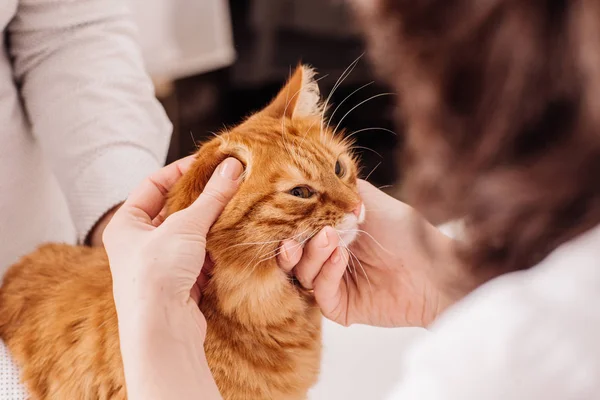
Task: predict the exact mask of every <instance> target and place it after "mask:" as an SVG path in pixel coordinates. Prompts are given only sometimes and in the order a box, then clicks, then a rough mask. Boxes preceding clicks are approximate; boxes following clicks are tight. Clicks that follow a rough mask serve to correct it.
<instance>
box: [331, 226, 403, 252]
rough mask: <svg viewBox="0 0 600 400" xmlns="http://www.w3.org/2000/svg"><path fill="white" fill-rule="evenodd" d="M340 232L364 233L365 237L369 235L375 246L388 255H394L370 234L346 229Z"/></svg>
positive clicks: (359, 230) (360, 230)
mask: <svg viewBox="0 0 600 400" xmlns="http://www.w3.org/2000/svg"><path fill="white" fill-rule="evenodd" d="M340 232H356V233H363V234H365V235H367V236H368V237H369V238H370V239H371V240H372V241H374V242H375V244H376V245H377V246H379V247H380V248H381V250H383V251H385V252H387V253H388V254H394V253H392V252H391V251H389V250H388V249H386V248H385V247H383V245H382V244H381V243H379V241H378V240H377V239H375V238H374V237H373V235H371V234H370V233H369V232H367V231H364V230H362V229H345V230H340Z"/></svg>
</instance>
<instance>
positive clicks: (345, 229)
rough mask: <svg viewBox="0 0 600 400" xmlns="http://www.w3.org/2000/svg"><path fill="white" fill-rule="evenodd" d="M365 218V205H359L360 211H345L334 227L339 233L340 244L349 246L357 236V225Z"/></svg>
mask: <svg viewBox="0 0 600 400" xmlns="http://www.w3.org/2000/svg"><path fill="white" fill-rule="evenodd" d="M364 220H365V205H364V204H362V205H361V209H360V213H359V214H358V215H356V214H354V213H347V214H346V215H345V216H344V218H343V219H342V221H341V222H340V223H339V224H337V225H336V226H335V229H336V231H337V233H338V235H340V244H341V245H342V246H349V245H350V243H352V242H353V241H354V240H355V239H356V237H357V236H358V232H359V229H358V225H360V224H361V223H362V222H363V221H364Z"/></svg>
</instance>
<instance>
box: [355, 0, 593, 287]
mask: <svg viewBox="0 0 600 400" xmlns="http://www.w3.org/2000/svg"><path fill="white" fill-rule="evenodd" d="M354 2H355V3H356V5H357V9H358V14H359V15H360V16H361V18H360V20H361V21H362V22H363V23H364V25H365V31H366V33H367V38H368V42H369V44H370V51H371V52H372V55H373V57H374V59H375V61H376V66H377V67H378V69H379V72H380V73H381V75H382V76H383V77H384V78H385V79H386V80H387V81H388V83H389V84H390V85H392V86H393V87H394V88H395V90H397V91H398V92H399V94H400V103H401V104H400V107H399V110H400V111H401V112H402V113H401V120H402V121H403V123H404V125H405V126H406V135H407V145H406V149H405V150H406V151H407V155H408V159H407V161H408V168H407V169H406V170H405V172H404V177H405V184H406V189H407V194H408V195H409V199H410V201H411V202H412V203H413V204H415V205H417V206H418V207H419V208H421V209H423V210H424V211H426V214H428V212H427V211H429V215H435V214H436V213H437V212H441V213H442V215H444V216H448V217H465V222H466V235H467V242H468V248H466V249H465V250H466V252H465V255H466V256H467V257H468V260H469V261H470V263H471V265H472V266H473V267H476V268H478V271H480V272H483V273H484V275H488V276H489V275H497V274H499V273H502V272H506V271H511V270H518V269H524V268H528V267H530V266H532V265H534V264H536V263H537V262H539V261H540V260H541V259H543V258H544V257H545V256H547V255H548V254H549V253H550V252H551V251H552V250H554V249H555V248H556V247H557V246H558V245H559V244H561V243H563V242H565V241H567V240H569V239H571V238H573V237H575V236H576V235H577V234H579V233H581V232H584V231H585V230H588V229H589V228H591V227H592V226H594V225H596V224H598V223H600V1H598V0H589V1H567V0H563V1H559V0H556V1H553V0H486V1H482V0H376V1H367V0H354ZM432 210H433V211H434V212H433V214H432V213H431V211H432Z"/></svg>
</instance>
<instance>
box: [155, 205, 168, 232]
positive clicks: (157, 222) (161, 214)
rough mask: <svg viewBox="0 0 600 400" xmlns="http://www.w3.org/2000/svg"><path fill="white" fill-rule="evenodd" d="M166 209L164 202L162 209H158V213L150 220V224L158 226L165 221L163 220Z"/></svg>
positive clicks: (165, 217) (166, 212)
mask: <svg viewBox="0 0 600 400" xmlns="http://www.w3.org/2000/svg"><path fill="white" fill-rule="evenodd" d="M168 211H169V209H168V208H167V206H166V204H165V205H164V206H163V208H162V210H160V212H159V213H158V215H157V216H156V217H154V219H153V220H152V225H153V226H155V227H159V226H160V225H162V223H163V222H165V220H166V219H167V214H168Z"/></svg>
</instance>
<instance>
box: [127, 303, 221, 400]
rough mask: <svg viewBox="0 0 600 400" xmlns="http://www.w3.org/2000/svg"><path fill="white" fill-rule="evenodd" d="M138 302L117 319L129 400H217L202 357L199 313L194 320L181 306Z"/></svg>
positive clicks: (215, 391) (187, 308) (217, 393)
mask: <svg viewBox="0 0 600 400" xmlns="http://www.w3.org/2000/svg"><path fill="white" fill-rule="evenodd" d="M142 303H143V304H140V305H137V306H134V307H131V308H129V309H127V311H126V312H125V313H120V314H119V334H120V338H121V353H122V355H123V365H124V369H125V378H126V383H127V390H128V396H129V398H130V399H161V400H162V399H167V398H177V399H188V398H189V399H195V398H198V396H199V395H201V397H202V398H206V399H211V400H212V399H220V395H219V391H218V389H217V387H216V384H215V382H214V379H213V377H212V374H211V372H210V369H209V367H208V363H207V360H206V355H205V352H204V337H205V322H203V321H204V319H203V317H202V314H201V313H200V311H199V310H197V313H196V315H194V313H193V312H191V311H193V310H190V309H189V307H188V306H187V305H182V304H180V303H179V304H170V303H169V302H168V301H161V302H145V303H144V302H142ZM122 309H123V308H121V310H122ZM196 309H197V306H196ZM123 314H125V315H123ZM149 382H151V384H149ZM163 382H164V384H163Z"/></svg>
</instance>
